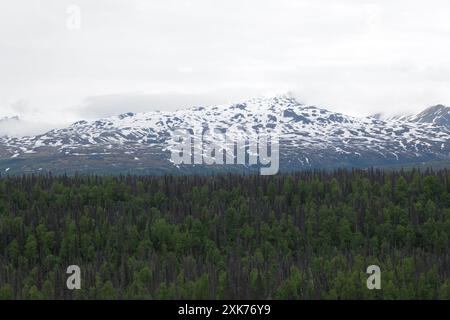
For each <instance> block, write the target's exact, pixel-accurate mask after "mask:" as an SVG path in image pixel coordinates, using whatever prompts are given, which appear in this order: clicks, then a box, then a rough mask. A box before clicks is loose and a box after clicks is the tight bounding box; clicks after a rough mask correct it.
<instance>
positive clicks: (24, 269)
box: [0, 170, 450, 299]
mask: <svg viewBox="0 0 450 320" xmlns="http://www.w3.org/2000/svg"><path fill="white" fill-rule="evenodd" d="M449 207H450V174H449V173H448V172H447V171H445V170H443V171H438V172H432V171H426V172H419V171H415V170H412V171H407V172H406V171H405V172H403V171H400V172H383V171H378V170H376V171H375V170H368V171H335V172H321V171H317V172H303V173H297V174H292V175H281V176H274V177H262V176H256V175H255V176H239V175H220V176H210V177H207V176H180V177H172V176H166V177H135V176H126V177H125V176H124V177H95V176H90V177H86V176H74V177H66V176H61V177H53V176H23V177H15V178H14V177H5V178H1V179H0V299H243V298H247V299H383V298H384V299H450V254H449V248H450V209H449ZM371 264H376V265H379V266H380V267H381V270H382V275H381V281H382V289H381V290H374V291H370V290H368V289H367V287H366V280H367V277H368V275H367V274H366V273H365V272H366V268H367V267H368V266H369V265H371ZM69 265H79V266H80V267H81V271H82V275H81V276H82V289H81V290H78V291H77V290H76V291H70V290H68V289H67V288H66V279H67V277H68V275H67V274H66V273H65V272H66V268H67V267H68V266H69Z"/></svg>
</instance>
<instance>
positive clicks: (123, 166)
mask: <svg viewBox="0 0 450 320" xmlns="http://www.w3.org/2000/svg"><path fill="white" fill-rule="evenodd" d="M1 121H3V120H0V126H1V125H2V124H1ZM180 128H185V129H191V130H194V129H196V128H200V129H205V128H209V129H212V128H216V129H223V130H227V132H232V133H233V134H236V135H239V136H244V137H249V136H250V135H251V134H252V132H254V131H262V130H269V131H272V132H276V133H277V135H278V136H279V140H280V169H281V171H293V170H304V169H315V168H321V169H329V168H340V167H345V168H351V167H359V168H361V167H362V168H364V167H401V166H405V167H406V166H419V165H428V164H430V165H431V164H439V165H444V166H447V165H448V164H450V143H449V142H450V108H449V107H446V106H443V105H437V106H433V107H430V108H427V109H425V110H424V111H422V112H420V113H418V114H415V115H404V116H398V117H392V118H386V119H384V118H383V117H380V116H370V117H353V116H348V115H345V114H341V113H336V112H332V111H329V110H326V109H323V108H319V107H315V106H308V105H304V104H302V103H300V102H298V101H297V100H296V99H295V98H294V97H292V96H289V95H280V96H274V97H269V98H254V99H249V100H246V101H242V102H239V103H235V104H230V105H218V106H209V107H193V108H189V109H182V110H178V111H175V112H159V111H153V112H146V113H138V114H135V113H126V114H122V115H118V116H113V117H108V118H104V119H100V120H97V121H79V122H76V123H74V124H72V125H71V126H69V127H66V128H61V129H55V130H51V131H49V132H46V133H44V134H41V135H36V136H27V137H8V136H3V137H0V172H1V173H2V174H5V173H37V172H43V171H51V172H55V173H64V172H66V173H75V172H80V173H98V174H102V173H138V174H139V173H142V174H162V173H174V174H176V173H189V172H211V171H213V172H214V171H217V170H219V171H224V170H226V171H230V170H231V171H239V172H246V171H251V170H253V168H252V167H249V166H237V165H236V166H206V165H195V166H194V165H182V166H175V165H174V164H173V163H172V162H171V160H170V151H171V150H172V149H173V139H172V137H171V132H172V131H173V130H174V129H180Z"/></svg>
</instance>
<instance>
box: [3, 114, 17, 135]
mask: <svg viewBox="0 0 450 320" xmlns="http://www.w3.org/2000/svg"><path fill="white" fill-rule="evenodd" d="M19 124H20V118H19V117H18V116H14V117H3V118H0V136H6V135H8V134H9V133H10V128H12V127H15V126H17V125H19Z"/></svg>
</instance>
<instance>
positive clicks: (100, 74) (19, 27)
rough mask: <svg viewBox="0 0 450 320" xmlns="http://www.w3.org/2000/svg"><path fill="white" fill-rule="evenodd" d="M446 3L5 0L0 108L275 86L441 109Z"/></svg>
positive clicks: (226, 93)
mask: <svg viewBox="0 0 450 320" xmlns="http://www.w3.org/2000/svg"><path fill="white" fill-rule="evenodd" d="M73 4H75V5H78V6H79V7H80V9H81V20H80V22H81V24H80V30H75V31H74V30H70V29H68V28H67V27H66V22H67V21H66V20H67V18H68V16H67V13H66V9H67V7H68V6H69V5H73ZM449 10H450V3H449V2H448V1H445V0H429V1H427V2H423V1H419V0H409V1H407V0H398V1H384V0H342V1H335V0H316V1H302V0H244V1H242V0H228V1H222V0H221V1H219V0H186V1H178V0H164V1H163V0H161V1H145V0H128V1H119V0H97V1H91V0H71V1H68V0H58V1H56V0H49V1H39V0H16V1H13V2H11V1H9V2H7V1H4V2H1V3H0V87H1V88H2V90H1V92H0V116H1V115H6V114H14V110H13V109H14V107H12V105H13V104H14V103H15V102H17V101H19V100H22V101H27V108H28V109H27V110H22V111H21V112H17V113H23V114H24V115H23V116H27V117H29V118H30V119H34V118H37V117H38V116H39V117H46V118H47V119H48V120H49V122H52V123H53V122H57V121H60V119H64V120H65V121H66V122H68V121H69V120H70V121H72V120H76V119H77V118H79V117H82V116H83V115H86V114H87V113H86V112H87V111H89V114H90V115H91V116H94V115H106V114H108V113H109V112H108V110H110V111H111V112H116V111H117V112H119V111H120V112H126V111H142V110H145V109H146V108H147V106H146V104H147V103H148V108H149V109H153V108H157V109H174V108H175V106H176V105H178V104H179V105H180V106H186V105H189V104H197V105H198V104H203V103H205V102H208V103H209V102H215V101H217V102H218V103H221V102H222V101H224V100H226V98H225V97H227V98H228V100H229V99H231V98H239V97H248V96H251V95H253V94H261V93H265V92H272V91H283V90H284V91H294V92H296V93H297V95H299V96H300V97H301V100H302V101H304V102H306V103H311V104H316V105H317V104H320V105H323V106H327V107H329V108H330V109H333V110H337V111H341V112H348V113H352V114H369V113H373V112H375V111H382V112H383V111H392V110H393V109H394V110H398V111H400V110H414V111H416V110H419V109H423V108H425V107H426V106H429V105H432V104H436V103H443V104H450V91H449V90H448V86H449V82H450V73H449V72H448V71H449V70H450V45H449V44H448V39H449V36H450V20H449V19H448V12H449ZM124 92H131V93H132V94H125V95H124V94H122V93H124ZM136 92H138V94H135V93H136ZM175 93H176V94H175ZM89 97H91V98H89ZM127 99H128V100H127ZM156 104H159V105H158V106H156ZM86 106H89V108H88V109H86ZM128 107H130V108H135V109H137V110H126V109H127V108H128ZM33 110H38V112H35V111H33ZM62 114H63V115H64V116H63V117H61V115H62ZM50 118H51V119H50Z"/></svg>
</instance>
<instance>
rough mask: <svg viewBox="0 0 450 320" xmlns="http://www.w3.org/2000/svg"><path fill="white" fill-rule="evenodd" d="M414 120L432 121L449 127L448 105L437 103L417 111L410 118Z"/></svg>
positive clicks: (449, 111)
mask: <svg viewBox="0 0 450 320" xmlns="http://www.w3.org/2000/svg"><path fill="white" fill-rule="evenodd" d="M412 120H413V121H415V122H422V123H434V124H437V125H442V126H445V127H448V128H450V107H447V106H444V105H442V104H438V105H435V106H432V107H429V108H427V109H425V110H424V111H422V112H420V113H418V114H417V115H416V116H414V117H413V119H412Z"/></svg>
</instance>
